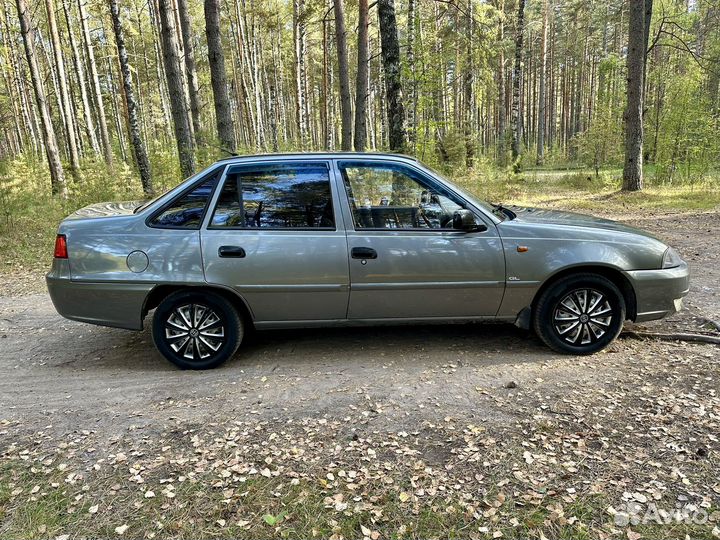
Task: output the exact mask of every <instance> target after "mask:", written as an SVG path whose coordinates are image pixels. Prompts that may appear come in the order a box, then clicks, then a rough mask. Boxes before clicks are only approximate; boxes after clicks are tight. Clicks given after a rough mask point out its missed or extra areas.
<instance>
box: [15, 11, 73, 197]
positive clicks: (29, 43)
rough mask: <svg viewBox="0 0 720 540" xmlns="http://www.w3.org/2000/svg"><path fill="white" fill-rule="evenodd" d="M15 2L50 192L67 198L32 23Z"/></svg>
mask: <svg viewBox="0 0 720 540" xmlns="http://www.w3.org/2000/svg"><path fill="white" fill-rule="evenodd" d="M15 2H16V3H15V5H16V6H17V12H18V18H19V19H20V33H21V34H22V38H23V44H24V46H25V57H26V59H27V63H28V67H29V68H30V79H31V81H32V86H33V92H34V94H35V104H36V105H37V108H38V111H39V112H40V122H41V124H40V125H41V127H42V134H43V142H44V144H45V153H46V155H47V161H48V167H49V168H50V185H51V188H52V193H53V194H54V195H60V196H61V197H63V198H67V195H68V192H67V184H66V183H65V174H64V173H63V168H62V163H61V162H60V151H59V149H58V144H57V138H56V137H55V128H54V127H53V123H52V117H51V116H50V110H49V109H48V103H47V99H46V97H45V88H44V85H43V79H42V76H41V75H40V68H39V67H38V62H37V58H36V56H35V28H34V27H33V25H32V20H31V19H30V12H29V10H28V6H27V4H26V3H25V0H15Z"/></svg>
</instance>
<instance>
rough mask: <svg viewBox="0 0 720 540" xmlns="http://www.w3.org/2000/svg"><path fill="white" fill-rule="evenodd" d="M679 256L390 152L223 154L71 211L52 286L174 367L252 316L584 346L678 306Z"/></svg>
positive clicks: (648, 239) (615, 226) (254, 322)
mask: <svg viewBox="0 0 720 540" xmlns="http://www.w3.org/2000/svg"><path fill="white" fill-rule="evenodd" d="M688 279H689V278H688V266H687V264H686V263H685V262H684V261H683V260H682V259H681V258H680V256H679V255H678V254H677V252H676V251H675V250H673V249H672V248H671V247H668V246H667V245H666V244H665V243H663V242H662V241H661V240H658V239H657V238H654V237H652V236H650V235H649V234H647V233H645V232H643V231H640V230H638V229H634V228H632V227H628V226H625V225H621V224H619V223H615V222H612V221H609V220H605V219H598V218H593V217H589V216H584V215H580V214H572V213H567V212H557V211H551V210H543V209H533V208H520V207H514V206H511V207H503V206H499V205H491V204H487V203H485V202H482V201H479V200H477V199H476V198H474V197H472V196H471V195H468V194H467V193H465V192H464V191H462V190H461V189H459V188H457V187H455V186H453V185H452V184H451V183H449V182H448V181H446V180H444V179H443V178H442V177H440V176H439V175H438V174H437V173H435V172H433V171H432V170H430V169H428V168H427V167H425V166H423V165H422V164H421V163H419V162H418V161H417V160H415V159H413V158H410V157H406V156H400V155H392V154H360V153H324V154H276V155H261V156H244V157H234V158H230V159H226V160H223V161H219V162H217V163H216V164H214V165H213V166H211V167H209V168H208V169H206V170H204V171H202V172H201V173H199V174H197V175H195V176H193V177H191V178H189V179H187V180H186V181H185V182H183V183H182V184H180V185H179V186H177V187H176V188H174V189H172V190H171V191H169V192H167V193H165V194H163V195H161V196H160V197H158V198H157V199H155V200H153V201H150V202H147V203H144V204H139V203H106V204H96V205H92V206H89V207H86V208H83V209H81V210H79V211H78V212H76V213H74V214H72V215H71V216H69V217H68V218H66V219H65V220H64V221H63V222H62V223H61V224H60V228H59V231H58V235H57V241H56V249H55V257H54V260H53V264H52V269H51V270H50V272H49V273H48V275H47V284H48V289H49V291H50V295H51V297H52V300H53V303H54V304H55V307H56V309H57V310H58V312H59V313H60V314H61V315H62V316H64V317H67V318H68V319H73V320H76V321H83V322H87V323H93V324H100V325H105V326H114V327H119V328H128V329H132V330H140V329H142V327H143V320H144V319H145V316H146V315H147V314H148V313H149V312H150V311H152V310H155V313H154V315H153V322H152V334H153V338H154V341H155V344H156V346H157V348H158V350H159V351H160V352H161V353H162V354H163V355H164V356H165V357H166V358H167V359H169V360H170V361H171V362H173V363H175V364H176V365H178V366H179V367H181V368H190V369H204V368H211V367H215V366H217V365H219V364H220V363H222V362H223V361H225V360H227V359H228V358H230V357H231V356H232V355H233V354H234V353H235V352H236V350H237V349H238V347H239V345H240V343H241V341H242V339H243V336H244V334H245V332H246V331H247V330H248V329H249V328H251V327H254V328H256V329H258V330H260V329H268V328H296V327H323V326H343V325H367V324H395V323H427V322H433V323H436V322H458V321H485V320H493V321H507V322H509V323H515V324H516V325H518V326H520V327H522V328H526V329H533V330H534V331H535V333H536V334H537V335H538V336H539V337H540V338H541V339H542V341H543V342H545V343H546V344H547V345H548V346H549V347H551V348H552V349H554V350H556V351H559V352H563V353H570V354H578V355H584V354H591V353H594V352H596V351H599V350H601V349H603V348H604V347H606V346H607V345H608V344H609V343H610V342H611V341H613V340H614V339H615V338H616V337H617V335H618V334H619V333H620V331H621V329H622V326H623V322H624V321H625V320H627V319H629V320H633V321H648V320H652V319H659V318H662V317H665V316H666V315H668V314H671V313H675V312H676V311H678V310H679V309H680V308H681V305H682V297H683V296H685V295H686V294H687V292H688Z"/></svg>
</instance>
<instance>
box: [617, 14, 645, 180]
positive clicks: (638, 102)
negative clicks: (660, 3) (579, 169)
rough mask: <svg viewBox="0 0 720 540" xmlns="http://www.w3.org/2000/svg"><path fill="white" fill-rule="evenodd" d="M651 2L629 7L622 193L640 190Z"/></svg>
mask: <svg viewBox="0 0 720 540" xmlns="http://www.w3.org/2000/svg"><path fill="white" fill-rule="evenodd" d="M647 2H652V0H634V1H633V2H631V3H630V13H629V19H628V53H627V108H626V109H625V114H624V117H623V119H624V121H625V167H624V168H623V190H626V191H640V190H641V189H642V188H643V138H644V133H643V93H644V86H645V84H644V83H645V80H644V79H645V58H646V53H647V41H646V40H647V33H646V27H645V24H646V9H647V5H646V3H647ZM649 10H650V13H651V14H652V6H650V8H649Z"/></svg>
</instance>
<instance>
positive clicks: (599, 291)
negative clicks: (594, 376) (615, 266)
mask: <svg viewBox="0 0 720 540" xmlns="http://www.w3.org/2000/svg"><path fill="white" fill-rule="evenodd" d="M624 321H625V299H624V297H623V295H622V293H621V292H620V290H619V289H618V288H617V286H616V285H615V284H614V283H613V282H612V281H610V280H609V279H607V278H605V277H603V276H599V275H597V274H578V275H575V276H569V277H567V278H564V279H561V280H559V281H557V282H556V283H554V284H552V285H551V286H550V287H548V288H547V289H546V290H545V291H544V292H543V293H542V295H541V296H540V298H539V299H538V301H537V303H536V305H535V309H534V312H533V327H534V329H535V333H536V334H537V335H538V336H539V337H540V339H542V340H543V342H545V344H546V345H548V346H549V347H550V348H551V349H553V350H555V351H558V352H562V353H567V354H579V355H585V354H592V353H595V352H598V351H600V350H602V349H604V348H605V347H607V346H608V345H609V344H610V343H611V342H612V341H613V340H614V339H615V338H616V337H617V336H618V334H619V333H620V331H621V330H622V327H623V322H624Z"/></svg>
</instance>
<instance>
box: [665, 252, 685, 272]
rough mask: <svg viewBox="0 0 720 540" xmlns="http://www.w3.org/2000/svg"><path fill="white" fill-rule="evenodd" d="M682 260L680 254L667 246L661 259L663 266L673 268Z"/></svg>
mask: <svg viewBox="0 0 720 540" xmlns="http://www.w3.org/2000/svg"><path fill="white" fill-rule="evenodd" d="M682 262H683V260H682V259H681V258H680V254H679V253H678V252H677V251H675V250H674V249H673V248H671V247H669V248H667V249H666V250H665V253H664V254H663V259H662V267H663V268H675V267H676V266H680V265H681V264H682Z"/></svg>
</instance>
